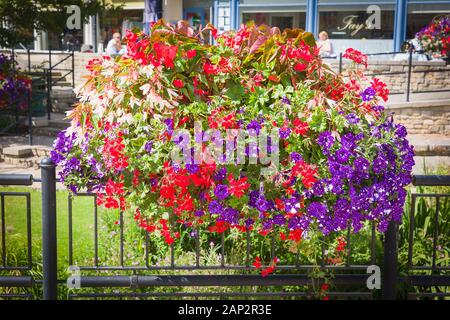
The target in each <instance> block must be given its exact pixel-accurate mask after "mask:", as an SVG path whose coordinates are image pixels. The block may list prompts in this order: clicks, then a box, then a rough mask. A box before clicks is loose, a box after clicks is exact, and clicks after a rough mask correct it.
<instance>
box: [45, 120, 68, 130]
mask: <svg viewBox="0 0 450 320" xmlns="http://www.w3.org/2000/svg"><path fill="white" fill-rule="evenodd" d="M68 126H70V121H69V120H49V122H48V127H51V128H58V129H66V128H67V127H68Z"/></svg>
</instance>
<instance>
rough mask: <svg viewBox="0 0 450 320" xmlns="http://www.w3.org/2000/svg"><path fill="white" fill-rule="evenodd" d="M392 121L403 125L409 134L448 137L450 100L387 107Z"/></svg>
mask: <svg viewBox="0 0 450 320" xmlns="http://www.w3.org/2000/svg"><path fill="white" fill-rule="evenodd" d="M387 110H388V111H391V112H394V119H395V120H396V121H398V122H400V123H403V124H404V125H405V126H406V128H407V129H408V133H411V134H440V135H446V136H450V100H448V101H446V100H441V101H439V102H436V101H434V102H430V101H423V102H410V103H399V104H393V105H390V106H388V107H387Z"/></svg>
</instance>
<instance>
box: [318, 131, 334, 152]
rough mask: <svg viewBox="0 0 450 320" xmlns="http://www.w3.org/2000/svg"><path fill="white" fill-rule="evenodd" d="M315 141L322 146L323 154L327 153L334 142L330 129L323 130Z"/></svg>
mask: <svg viewBox="0 0 450 320" xmlns="http://www.w3.org/2000/svg"><path fill="white" fill-rule="evenodd" d="M317 143H318V144H319V146H321V147H322V151H323V153H324V154H328V153H329V151H330V149H331V147H332V146H333V144H334V137H333V136H332V135H331V132H330V131H324V132H322V133H320V134H319V136H318V137H317Z"/></svg>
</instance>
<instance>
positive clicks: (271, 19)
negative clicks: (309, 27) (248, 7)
mask: <svg viewBox="0 0 450 320" xmlns="http://www.w3.org/2000/svg"><path fill="white" fill-rule="evenodd" d="M249 21H254V22H255V23H256V24H257V25H261V24H266V25H269V26H272V27H278V28H280V30H284V29H286V28H290V29H293V28H301V29H304V28H305V21H306V13H305V12H243V13H242V22H243V23H247V22H249Z"/></svg>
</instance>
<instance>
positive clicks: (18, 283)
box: [0, 276, 34, 288]
mask: <svg viewBox="0 0 450 320" xmlns="http://www.w3.org/2000/svg"><path fill="white" fill-rule="evenodd" d="M33 284H34V280H33V277H31V276H0V287H24V288H31V287H32V286H33Z"/></svg>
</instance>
